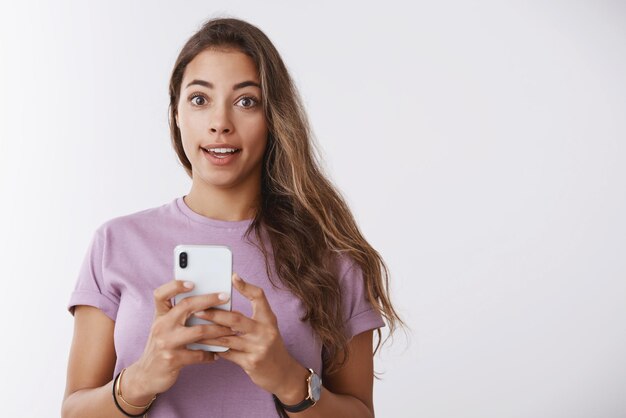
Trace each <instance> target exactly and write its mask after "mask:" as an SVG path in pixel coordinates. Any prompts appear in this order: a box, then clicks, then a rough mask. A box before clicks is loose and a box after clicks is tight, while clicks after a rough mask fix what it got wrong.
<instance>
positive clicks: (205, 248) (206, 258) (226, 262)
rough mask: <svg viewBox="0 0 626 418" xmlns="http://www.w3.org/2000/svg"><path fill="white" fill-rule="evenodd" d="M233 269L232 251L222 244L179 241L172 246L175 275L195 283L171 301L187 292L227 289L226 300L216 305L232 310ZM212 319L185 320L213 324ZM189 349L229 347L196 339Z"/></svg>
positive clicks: (219, 349) (184, 295)
mask: <svg viewBox="0 0 626 418" xmlns="http://www.w3.org/2000/svg"><path fill="white" fill-rule="evenodd" d="M232 270H233V254H232V252H231V250H230V248H228V247H227V246H224V245H191V244H180V245H177V246H176V247H174V278H175V279H177V280H189V281H192V282H194V283H195V286H194V288H193V289H191V290H190V291H189V292H185V293H179V294H178V295H176V296H174V301H173V303H174V305H175V304H177V303H178V302H180V301H181V300H182V299H184V298H187V297H189V296H196V295H203V294H207V293H218V292H224V293H228V295H229V298H228V301H227V302H226V303H224V304H222V305H218V306H215V308H217V309H223V310H226V311H230V310H231V304H230V296H231V292H232V283H231V275H232ZM212 323H213V322H211V321H208V320H205V319H201V318H198V317H197V316H194V315H191V316H190V317H189V318H188V319H187V321H186V322H185V325H186V326H193V325H198V324H212ZM187 348H188V349H190V350H204V351H217V352H223V351H227V350H228V348H226V347H221V346H216V345H207V344H199V343H190V344H187Z"/></svg>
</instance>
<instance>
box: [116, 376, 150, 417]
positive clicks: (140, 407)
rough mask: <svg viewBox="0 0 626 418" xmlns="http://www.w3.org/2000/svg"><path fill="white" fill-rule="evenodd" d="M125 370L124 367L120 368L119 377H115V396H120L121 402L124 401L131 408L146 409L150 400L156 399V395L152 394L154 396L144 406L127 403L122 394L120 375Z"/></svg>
mask: <svg viewBox="0 0 626 418" xmlns="http://www.w3.org/2000/svg"><path fill="white" fill-rule="evenodd" d="M125 371H126V368H123V369H122V372H121V373H120V377H119V379H117V388H116V392H117V396H118V398H120V399H121V400H122V402H124V403H125V404H126V405H128V406H130V407H132V408H136V409H147V408H149V407H150V405H152V402H154V400H155V399H156V397H157V396H156V395H154V397H153V398H152V400H151V401H150V402H148V405H145V406H137V405H133V404H132V403H129V402H127V401H126V399H124V397H123V396H122V377H123V376H124V372H125Z"/></svg>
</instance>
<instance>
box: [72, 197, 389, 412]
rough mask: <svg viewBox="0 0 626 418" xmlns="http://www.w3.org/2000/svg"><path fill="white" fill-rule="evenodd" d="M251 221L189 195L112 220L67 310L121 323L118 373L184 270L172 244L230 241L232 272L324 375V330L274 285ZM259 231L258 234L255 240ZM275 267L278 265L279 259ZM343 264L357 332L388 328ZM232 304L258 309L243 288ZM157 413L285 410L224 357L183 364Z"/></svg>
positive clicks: (348, 309)
mask: <svg viewBox="0 0 626 418" xmlns="http://www.w3.org/2000/svg"><path fill="white" fill-rule="evenodd" d="M250 222H251V220H243V221H221V220H216V219H211V218H207V217H205V216H203V215H200V214H198V213H196V212H194V211H192V210H191V209H190V208H189V207H188V206H187V204H186V203H185V201H184V200H183V197H182V196H181V197H177V198H175V199H174V200H172V201H171V202H170V203H167V204H164V205H162V206H158V207H154V208H150V209H146V210H143V211H140V212H135V213H132V214H129V215H125V216H120V217H117V218H113V219H111V220H109V221H106V222H104V223H103V224H102V225H100V226H99V227H98V228H97V229H96V231H95V233H94V235H93V237H92V240H91V243H90V245H89V247H88V250H87V252H86V254H85V258H84V260H83V263H82V266H81V268H80V272H79V275H78V279H77V281H76V286H75V289H74V291H73V292H72V294H71V297H70V301H69V304H68V309H69V311H70V313H72V315H73V314H74V306H76V305H90V306H95V307H97V308H99V309H101V310H102V311H103V312H104V313H105V314H106V315H107V316H108V317H109V318H111V319H112V320H113V321H115V331H114V339H115V352H116V354H117V361H116V363H115V370H114V372H113V375H112V376H111V378H113V377H114V376H115V374H117V373H118V372H119V371H120V370H121V369H122V368H124V367H128V366H130V365H131V364H133V363H134V362H136V361H137V360H138V359H139V357H140V356H141V354H142V353H143V350H144V348H145V345H146V342H147V340H148V335H149V332H150V327H151V325H152V320H153V317H154V301H153V291H154V289H156V288H157V287H159V286H161V285H162V284H164V283H166V282H168V281H170V280H173V279H174V278H175V277H173V276H174V273H173V271H174V265H173V250H174V247H175V246H176V245H178V244H219V245H227V246H229V247H230V249H231V250H232V253H233V271H235V272H237V273H238V274H239V275H240V276H241V277H243V278H244V279H245V280H247V281H248V282H250V283H252V284H254V285H256V286H259V287H262V288H263V290H264V291H265V295H266V297H267V299H268V301H269V303H270V306H271V307H272V310H273V311H274V313H275V314H276V317H277V318H278V326H279V329H280V333H281V336H282V338H283V340H284V342H285V345H286V347H287V350H289V353H290V354H291V355H292V356H293V357H294V358H295V359H296V360H297V361H298V362H300V364H302V365H303V366H304V367H307V368H309V367H310V368H312V369H314V370H315V371H316V372H317V373H318V374H319V375H320V376H321V374H322V347H321V344H320V341H319V338H317V336H316V334H315V333H314V331H313V329H312V328H311V326H310V325H309V323H308V322H302V321H300V320H299V318H300V317H301V316H302V314H303V312H304V311H303V306H302V303H301V302H300V300H299V299H298V298H297V297H296V296H294V295H293V294H292V293H291V292H289V291H288V290H286V289H282V288H276V287H273V286H272V284H271V283H270V281H269V279H268V277H267V273H266V269H265V259H264V257H263V254H262V253H261V251H260V250H259V249H258V248H256V247H255V246H254V245H253V244H251V243H249V242H248V241H247V239H246V238H245V237H244V236H243V235H244V232H245V230H246V228H247V227H248V226H249V225H250ZM254 236H255V234H254V232H253V233H252V234H251V238H253V239H254ZM266 246H269V244H266ZM268 248H270V247H268ZM270 250H271V248H270ZM270 267H271V269H272V271H274V269H273V268H274V266H273V265H272V266H270ZM337 271H338V272H339V273H338V279H339V281H340V285H341V287H342V291H343V310H342V311H343V315H344V320H345V323H346V332H347V333H348V337H349V338H351V337H353V336H355V335H357V334H359V333H361V332H363V331H367V330H371V329H375V328H379V327H382V326H384V322H383V320H382V317H381V315H380V314H379V313H378V312H377V311H375V310H374V309H372V306H371V305H370V304H369V302H368V301H367V299H366V297H365V289H364V286H363V280H362V272H361V270H360V268H359V267H358V266H357V265H356V264H354V263H353V262H352V261H351V260H350V259H348V258H346V257H342V258H339V259H338V270H337ZM275 282H277V281H276V280H275ZM276 284H279V283H276ZM232 309H233V310H237V311H240V312H242V313H243V314H245V315H247V316H251V315H252V308H251V305H250V302H249V301H248V300H247V299H245V298H244V297H243V296H241V295H240V294H239V293H238V292H237V291H236V290H234V289H233V294H232ZM148 416H150V417H152V418H158V417H163V418H165V417H167V418H173V417H181V418H182V417H184V418H194V417H249V418H254V417H262V418H267V417H276V416H278V414H277V413H276V409H275V406H274V402H273V399H272V395H271V393H268V392H267V391H265V390H263V389H261V388H259V387H258V386H256V385H255V384H254V383H253V382H252V381H251V380H250V378H249V377H248V375H247V374H246V373H245V372H244V371H243V370H242V369H241V368H240V367H239V366H237V365H236V364H234V363H232V362H229V361H228V360H224V359H219V360H217V361H216V362H213V363H210V364H198V365H190V366H186V367H183V368H182V369H181V372H180V374H179V377H178V380H177V381H176V383H175V384H174V385H173V386H172V387H171V388H170V389H169V390H167V391H166V392H164V393H161V394H159V396H158V397H157V399H156V400H155V401H154V404H153V405H152V408H151V410H150V412H149V413H148Z"/></svg>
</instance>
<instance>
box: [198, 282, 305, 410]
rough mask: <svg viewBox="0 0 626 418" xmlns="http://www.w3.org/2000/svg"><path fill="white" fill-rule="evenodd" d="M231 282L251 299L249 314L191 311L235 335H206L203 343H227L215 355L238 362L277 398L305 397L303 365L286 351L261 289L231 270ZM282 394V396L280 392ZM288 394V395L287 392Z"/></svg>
mask: <svg viewBox="0 0 626 418" xmlns="http://www.w3.org/2000/svg"><path fill="white" fill-rule="evenodd" d="M233 286H234V287H235V289H237V291H238V292H239V293H240V294H242V295H243V296H244V297H245V298H246V299H248V300H250V302H251V303H252V318H248V317H247V316H245V315H243V314H242V313H240V312H235V311H232V312H229V311H223V310H220V309H209V310H206V311H202V312H196V313H195V315H196V316H198V317H199V318H202V319H207V320H210V321H213V322H215V323H216V324H220V325H223V326H226V327H229V328H230V329H232V331H234V332H235V333H236V335H231V336H223V337H216V338H213V339H209V340H208V341H207V342H206V343H205V344H211V345H220V346H224V347H228V348H229V350H228V351H226V352H221V353H218V354H216V356H218V357H221V358H224V359H226V360H229V361H232V362H233V363H235V364H237V365H239V366H240V367H241V368H242V369H243V370H244V371H245V372H246V373H247V374H248V376H250V379H251V380H252V381H253V382H254V383H255V384H256V385H257V386H259V387H261V388H263V389H265V390H266V391H268V392H270V393H274V394H276V395H277V396H278V397H279V398H281V400H282V399H283V398H284V399H287V398H289V396H290V395H291V394H293V393H294V383H295V387H296V389H295V391H296V393H297V395H295V397H296V398H298V397H300V394H301V395H302V396H301V399H299V400H302V399H304V397H305V385H304V382H305V379H306V376H307V373H308V372H307V371H306V369H305V368H304V367H303V366H301V365H300V364H299V363H298V362H297V361H296V360H295V359H294V358H293V357H292V356H291V355H290V354H289V352H288V351H287V349H286V348H285V344H284V343H283V339H282V337H281V335H280V332H279V330H278V322H277V320H276V316H275V315H274V312H273V311H272V309H271V307H270V305H269V303H268V301H267V298H266V297H265V293H264V292H263V289H261V288H260V287H257V286H254V285H252V284H250V283H247V282H245V281H244V280H243V279H241V278H240V277H239V276H238V275H237V273H233ZM282 394H285V396H282V397H281V395H282ZM288 394H289V395H288Z"/></svg>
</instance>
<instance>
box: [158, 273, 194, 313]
mask: <svg viewBox="0 0 626 418" xmlns="http://www.w3.org/2000/svg"><path fill="white" fill-rule="evenodd" d="M193 287H194V284H193V282H189V281H184V280H172V281H169V282H167V283H165V284H163V285H161V286H159V287H157V288H156V289H154V292H153V296H154V307H155V315H156V316H158V315H164V314H166V313H167V312H169V311H170V309H172V302H171V299H172V298H173V297H174V296H176V295H178V294H179V293H186V292H189V291H190V290H191V289H193Z"/></svg>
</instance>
